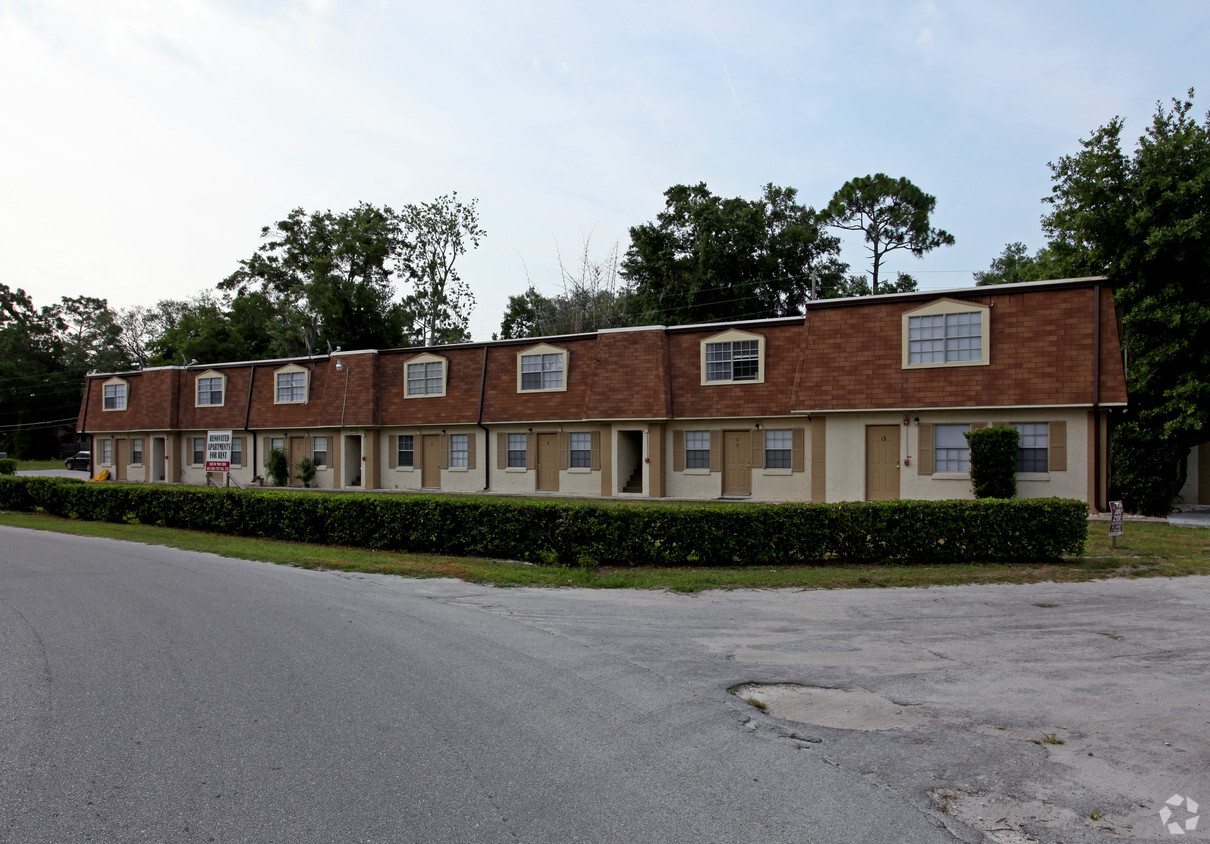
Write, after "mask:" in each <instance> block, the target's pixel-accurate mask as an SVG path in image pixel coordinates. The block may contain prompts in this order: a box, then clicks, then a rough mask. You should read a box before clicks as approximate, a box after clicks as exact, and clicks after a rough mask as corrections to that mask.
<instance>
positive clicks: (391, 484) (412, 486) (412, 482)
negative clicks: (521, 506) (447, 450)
mask: <svg viewBox="0 0 1210 844" xmlns="http://www.w3.org/2000/svg"><path fill="white" fill-rule="evenodd" d="M444 430H445V433H446V434H447V435H452V434H466V435H467V436H468V438H469V439H468V444H471V447H472V448H473V449H474V453H475V468H473V469H470V468H462V467H457V466H450V467H449V468H446V469H442V470H441V475H440V477H441V487H440V489H441V491H442V492H479V491H480V490H482V489H483V486H484V481H485V478H486V471H485V469H484V462H485V460H486V455H485V454H484V451H485V449H484V441H485V437H484V434H483V430H482V429H481V428H479V427H477V426H474V425H450V426H447V427H446V428H445V429H444ZM441 431H442V428H440V427H436V428H424V427H421V428H414V427H413V428H383V429H382V430H381V431H378V432H377V433H376V435H375V436H377V439H378V443H379V448H378V463H379V479H380V481H379V482H380V483H381V485H382V488H383V489H389V490H399V491H401V492H419V491H420V490H421V489H423V487H424V484H423V476H424V471H423V464H422V461H423V459H424V456H423V451H422V449H423V445H422V443H423V440H422V437H424V436H425V435H426V434H428V435H433V434H437V435H439V434H440V433H441ZM400 434H411V435H412V436H413V437H415V438H416V439H415V445H416V452H415V454H416V457H415V460H414V463H415V465H413V466H395V467H392V466H391V458H392V455H391V437H392V436H399V435H400ZM492 460H495V455H492Z"/></svg>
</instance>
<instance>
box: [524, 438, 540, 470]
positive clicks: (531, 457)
mask: <svg viewBox="0 0 1210 844" xmlns="http://www.w3.org/2000/svg"><path fill="white" fill-rule="evenodd" d="M537 465H538V437H537V435H536V434H526V435H525V468H526V469H532V468H534V467H535V466H537Z"/></svg>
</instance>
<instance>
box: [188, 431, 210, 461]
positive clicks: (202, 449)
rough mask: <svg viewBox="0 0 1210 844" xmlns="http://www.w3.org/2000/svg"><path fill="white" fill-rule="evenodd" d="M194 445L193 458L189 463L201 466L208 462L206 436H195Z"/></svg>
mask: <svg viewBox="0 0 1210 844" xmlns="http://www.w3.org/2000/svg"><path fill="white" fill-rule="evenodd" d="M192 445H193V449H192V452H193V455H192V457H193V459H192V460H190V461H189V463H190V465H192V466H201V465H202V464H204V463H205V462H206V438H205V437H194V438H193V442H192Z"/></svg>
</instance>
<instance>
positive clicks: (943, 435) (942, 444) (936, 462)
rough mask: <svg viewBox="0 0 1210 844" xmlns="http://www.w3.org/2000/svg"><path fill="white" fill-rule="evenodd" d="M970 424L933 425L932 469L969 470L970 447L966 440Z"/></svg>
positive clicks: (939, 470)
mask: <svg viewBox="0 0 1210 844" xmlns="http://www.w3.org/2000/svg"><path fill="white" fill-rule="evenodd" d="M970 429H971V426H970V425H935V426H934V427H933V449H934V451H933V471H934V472H970V470H971V447H970V443H968V442H967V441H966V434H967V432H969V431H970Z"/></svg>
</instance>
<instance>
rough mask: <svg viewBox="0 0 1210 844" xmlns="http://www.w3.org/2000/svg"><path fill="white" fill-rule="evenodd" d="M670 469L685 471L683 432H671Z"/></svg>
mask: <svg viewBox="0 0 1210 844" xmlns="http://www.w3.org/2000/svg"><path fill="white" fill-rule="evenodd" d="M672 471H674V472H683V471H685V432H684V431H681V430H676V431H673V432H672Z"/></svg>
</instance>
